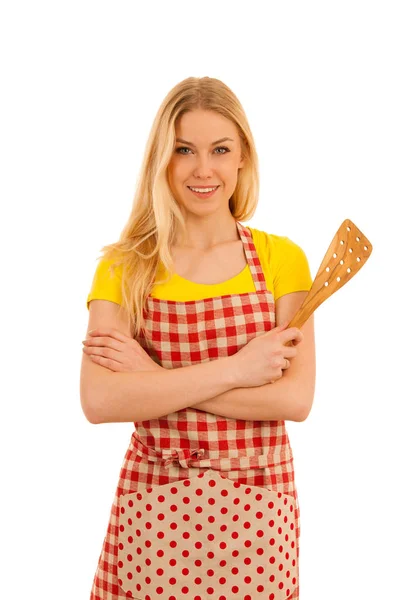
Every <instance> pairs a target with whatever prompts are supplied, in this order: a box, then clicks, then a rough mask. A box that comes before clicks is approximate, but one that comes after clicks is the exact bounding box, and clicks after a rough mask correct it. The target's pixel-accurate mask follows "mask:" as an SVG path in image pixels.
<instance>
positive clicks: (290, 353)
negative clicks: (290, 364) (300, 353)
mask: <svg viewBox="0 0 400 600" xmlns="http://www.w3.org/2000/svg"><path fill="white" fill-rule="evenodd" d="M283 356H284V358H294V357H295V356H297V349H296V348H295V347H294V346H285V347H284V351H283Z"/></svg>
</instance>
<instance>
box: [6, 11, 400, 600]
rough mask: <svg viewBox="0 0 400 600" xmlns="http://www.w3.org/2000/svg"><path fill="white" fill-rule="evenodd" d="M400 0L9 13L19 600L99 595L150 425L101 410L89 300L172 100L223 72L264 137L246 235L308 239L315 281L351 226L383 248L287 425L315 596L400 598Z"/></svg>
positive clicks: (331, 322)
mask: <svg viewBox="0 0 400 600" xmlns="http://www.w3.org/2000/svg"><path fill="white" fill-rule="evenodd" d="M398 6H399V5H398V3H397V2H387V1H384V0H379V1H375V2H369V1H365V0H364V1H362V2H361V1H360V2H355V1H352V0H346V1H342V0H340V1H336V2H329V3H328V2H308V1H307V2H301V1H300V2H299V1H296V2H291V1H286V2H279V3H278V2H266V1H265V2H261V1H260V2H256V1H247V2H234V1H232V0H230V1H229V2H227V1H223V0H219V2H215V1H214V2H209V1H206V0H203V1H202V2H190V1H188V0H186V1H185V2H181V1H179V2H178V1H175V2H173V1H171V0H169V1H168V2H160V3H157V2H154V1H153V2H150V1H149V2H147V3H145V4H139V3H136V2H133V1H131V2H126V1H125V2H122V1H117V2H103V1H96V2H88V1H85V0H80V1H79V2H72V1H69V2H43V1H37V2H18V1H13V2H9V3H7V4H6V3H3V4H2V6H1V11H0V23H1V24H0V51H1V52H0V55H1V87H2V91H1V99H0V102H1V110H0V119H1V134H0V144H1V147H0V151H1V157H0V158H1V170H2V175H1V180H0V185H1V207H2V208H1V214H2V218H1V249H2V252H1V256H2V286H1V287H2V293H1V303H2V312H1V316H2V361H1V367H2V369H1V370H2V377H1V382H2V390H1V396H2V398H1V408H2V418H1V456H2V461H1V467H2V480H3V491H2V494H1V502H2V506H1V523H0V526H1V538H2V544H1V547H2V549H1V552H2V554H3V556H2V559H1V564H2V569H1V570H2V578H1V579H2V581H1V595H2V597H4V598H13V599H22V598H24V599H25V598H35V599H36V598H40V599H41V600H50V599H51V600H54V599H55V598H57V600H67V599H68V600H71V599H72V598H73V599H74V600H89V595H90V589H91V584H92V579H93V576H94V573H95V569H96V565H97V561H98V558H99V554H100V551H101V546H102V543H103V539H104V536H105V533H106V528H107V523H108V518H109V513H110V509H111V504H112V500H113V497H114V493H115V489H116V485H117V480H118V475H119V469H120V466H121V464H122V460H123V456H124V453H125V450H126V448H127V445H128V443H129V439H130V435H131V433H132V431H133V425H132V423H121V424H115V423H114V424H106V425H101V426H99V425H97V426H96V425H92V424H90V423H89V422H88V421H87V420H86V418H85V416H84V414H83V412H82V409H81V406H80V397H79V375H80V363H81V352H82V350H81V348H82V343H81V342H82V340H83V339H84V338H85V334H86V327H87V320H88V311H87V308H86V297H87V294H88V292H89V289H90V286H91V281H92V277H93V274H94V270H95V267H96V258H97V257H98V256H99V254H100V248H101V247H102V246H103V245H105V244H107V243H110V242H112V241H115V240H116V239H117V238H118V237H119V234H120V231H121V229H122V227H123V225H125V222H126V220H127V218H128V214H129V211H130V208H131V202H132V199H133V194H134V189H135V182H136V177H137V173H138V169H139V165H140V162H141V160H142V155H143V151H144V146H145V143H146V140H147V136H148V134H149V131H150V127H151V123H152V121H153V119H154V116H155V113H156V111H157V109H158V107H159V105H160V103H161V101H162V99H163V98H164V96H165V95H166V94H167V92H168V91H169V90H170V89H171V88H172V87H173V86H174V85H175V84H176V83H178V82H179V81H181V80H182V79H184V78H186V77H188V76H205V75H208V76H211V77H216V78H219V79H221V80H223V81H224V82H225V83H226V84H227V85H229V86H230V87H231V88H232V90H233V91H234V92H235V94H236V95H237V96H238V98H239V99H240V101H241V102H242V104H243V106H244V108H245V111H246V113H247V115H248V118H249V121H250V126H251V128H252V131H253V133H254V136H255V140H256V146H257V151H258V153H259V158H260V175H261V193H260V202H259V206H258V209H257V213H256V217H255V218H254V219H253V220H252V221H251V222H248V223H247V224H249V225H251V226H254V227H256V228H259V229H262V230H265V231H268V232H270V233H275V234H278V235H287V236H289V237H290V238H291V239H292V240H294V241H295V242H296V243H298V244H299V245H300V246H301V247H302V248H303V249H304V251H305V252H306V255H307V257H308V259H309V263H310V267H311V272H312V275H313V277H314V276H315V275H316V272H317V270H318V267H319V264H320V262H321V260H322V258H323V256H324V254H325V251H326V250H327V247H328V245H329V243H330V241H331V239H332V237H333V235H334V233H335V232H336V230H337V229H338V227H339V225H340V224H341V222H342V221H343V220H344V219H345V218H350V219H351V220H352V221H353V222H354V223H355V224H356V225H357V226H358V227H359V228H360V229H361V231H362V232H363V233H364V234H365V235H366V236H367V237H368V238H369V240H370V241H371V242H372V244H373V247H374V250H373V253H372V256H371V257H370V259H369V261H368V263H367V264H366V265H365V267H364V268H363V269H361V271H360V272H359V273H358V274H357V275H356V276H355V277H354V278H353V279H352V280H351V281H350V282H349V283H348V284H347V285H346V286H344V287H343V288H342V289H340V290H339V291H338V292H337V293H336V294H335V295H334V296H333V297H331V298H330V299H329V300H327V301H326V303H324V304H323V305H322V306H321V307H320V308H319V309H317V312H316V315H315V331H316V347H317V385H316V393H315V400H314V405H313V408H312V411H311V414H310V416H309V418H308V419H307V420H306V421H305V422H303V423H294V422H287V428H288V432H289V436H290V439H291V444H292V448H293V453H294V459H295V468H296V482H297V488H298V494H299V501H300V510H301V539H300V545H301V562H300V565H301V566H300V581H301V598H302V599H303V600H321V599H323V600H336V599H337V598H341V599H343V600H350V599H351V600H353V599H354V598H363V600H367V599H368V600H369V599H371V600H372V599H376V598H389V597H390V598H400V592H399V583H398V562H399V558H400V557H399V545H398V537H399V533H400V531H399V529H400V528H399V517H398V514H399V513H398V505H399V497H398V493H397V489H398V487H397V486H398V484H399V450H398V442H397V439H398V433H399V423H398V420H397V415H398V410H397V404H398V400H399V397H400V396H399V378H398V369H399V351H398V340H399V326H398V321H399V316H398V301H397V299H398V295H397V291H398V265H399V261H398V238H397V223H398V221H397V217H396V216H395V215H396V214H398V213H397V211H398V207H399V200H400V182H399V166H400V144H399V139H400V117H399V115H400V110H399V107H400V88H399V86H400V84H399V73H400V64H399V63H400V60H399V56H400V42H399V39H400V37H399V30H400V19H399V12H398Z"/></svg>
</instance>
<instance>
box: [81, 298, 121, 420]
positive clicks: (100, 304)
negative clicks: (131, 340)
mask: <svg viewBox="0 0 400 600" xmlns="http://www.w3.org/2000/svg"><path fill="white" fill-rule="evenodd" d="M101 328H113V329H118V330H119V331H121V333H123V334H125V335H127V336H131V332H130V329H129V323H128V315H127V313H126V310H125V309H124V308H123V307H122V306H121V305H120V304H117V303H116V302H111V301H109V300H90V302H89V321H88V327H87V330H86V337H88V332H89V331H91V330H92V329H101ZM111 375H112V372H111V371H110V370H109V369H107V368H105V367H102V366H101V365H98V364H96V363H94V362H93V361H92V360H91V359H90V358H89V356H87V355H86V354H85V353H84V352H82V363H81V375H80V397H81V406H82V409H83V412H84V414H85V417H86V418H87V419H88V421H89V422H90V423H96V396H97V394H98V392H99V390H100V389H101V381H102V379H103V378H104V377H109V376H111Z"/></svg>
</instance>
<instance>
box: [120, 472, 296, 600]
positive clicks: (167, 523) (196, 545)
mask: <svg viewBox="0 0 400 600" xmlns="http://www.w3.org/2000/svg"><path fill="white" fill-rule="evenodd" d="M294 503H295V501H294V498H293V497H292V496H290V495H289V494H284V493H282V492H276V491H273V490H270V489H268V488H263V487H259V486H255V485H247V484H243V483H239V482H236V481H232V480H231V479H229V478H227V477H226V476H224V475H221V474H220V472H219V471H215V470H213V469H209V470H207V471H205V472H202V473H200V474H199V475H195V476H193V477H189V478H187V479H181V480H179V481H176V482H174V483H168V484H162V485H155V486H152V487H149V488H147V489H146V490H143V491H138V492H133V493H130V494H123V495H121V496H120V497H119V506H120V516H119V531H118V582H119V585H120V587H121V588H122V589H123V590H124V592H125V593H126V594H127V596H128V597H132V598H137V599H140V600H156V599H157V600H181V599H182V598H183V597H185V596H186V595H187V594H188V595H187V596H186V597H187V598H196V597H198V598H199V599H200V598H201V599H203V598H206V597H208V596H209V595H213V597H214V598H216V599H220V598H221V599H223V598H225V599H226V600H231V598H232V596H233V595H235V594H236V597H237V598H240V599H243V600H254V599H256V598H260V599H264V598H268V599H269V600H286V599H287V598H289V597H290V595H291V594H292V593H293V591H294V589H295V587H296V583H297V578H298V574H297V573H298V565H297V554H296V553H297V545H296V528H295V516H294V514H295V506H294ZM267 593H268V594H269V596H266V594H267Z"/></svg>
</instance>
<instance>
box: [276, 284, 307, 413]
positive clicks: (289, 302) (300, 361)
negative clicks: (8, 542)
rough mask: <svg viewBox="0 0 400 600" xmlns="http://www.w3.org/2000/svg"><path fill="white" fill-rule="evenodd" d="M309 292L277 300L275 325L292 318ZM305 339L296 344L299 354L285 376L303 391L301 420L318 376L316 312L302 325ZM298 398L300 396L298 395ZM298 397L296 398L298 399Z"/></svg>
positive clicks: (286, 295) (293, 293)
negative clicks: (291, 379)
mask: <svg viewBox="0 0 400 600" xmlns="http://www.w3.org/2000/svg"><path fill="white" fill-rule="evenodd" d="M307 294H308V292H292V293H290V294H285V295H284V296H281V297H280V298H278V299H277V300H276V302H275V318H276V323H275V325H276V326H278V325H280V324H281V323H283V322H284V321H287V320H291V319H292V318H293V317H294V315H295V314H296V313H297V311H298V309H299V308H300V306H301V304H302V303H303V301H304V299H305V297H306V296H307ZM301 332H302V334H303V340H302V341H301V342H300V344H297V345H296V346H295V348H296V350H297V354H296V356H295V357H294V358H292V359H290V367H289V368H288V369H286V370H285V371H284V374H283V377H290V378H293V381H295V383H296V389H298V390H300V391H301V396H300V397H301V401H300V403H301V407H302V408H301V411H300V413H301V414H299V419H298V420H299V421H304V420H305V419H306V418H307V417H308V415H309V413H310V410H311V407H312V403H313V399H314V391H315V376H316V358H315V335H314V314H312V315H311V317H310V318H309V319H308V320H307V321H306V322H305V323H304V325H303V326H302V327H301ZM297 398H298V396H297ZM297 398H296V399H297Z"/></svg>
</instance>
